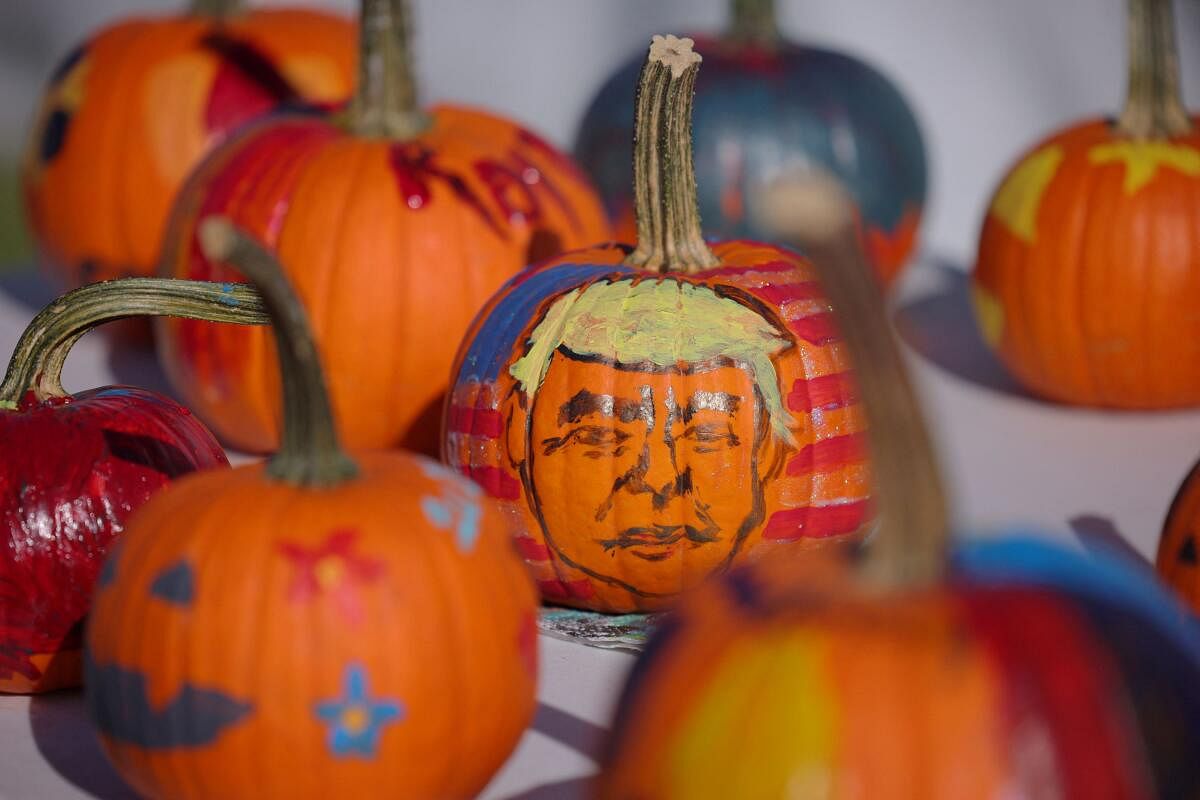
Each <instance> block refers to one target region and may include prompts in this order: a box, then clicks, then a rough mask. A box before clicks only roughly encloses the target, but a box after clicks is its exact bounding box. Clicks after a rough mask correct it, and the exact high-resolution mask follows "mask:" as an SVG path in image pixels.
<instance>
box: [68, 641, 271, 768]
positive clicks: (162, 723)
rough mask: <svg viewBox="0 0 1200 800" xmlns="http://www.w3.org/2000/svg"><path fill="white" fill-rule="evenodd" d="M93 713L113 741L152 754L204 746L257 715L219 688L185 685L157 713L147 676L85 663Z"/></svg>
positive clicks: (90, 662) (86, 661)
mask: <svg viewBox="0 0 1200 800" xmlns="http://www.w3.org/2000/svg"><path fill="white" fill-rule="evenodd" d="M84 671H85V679H86V680H85V684H86V687H87V706H88V712H89V713H90V714H91V716H92V721H93V722H95V723H96V727H97V728H99V730H100V732H101V733H102V734H104V735H105V736H108V737H109V738H111V739H113V740H115V741H118V742H122V743H124V744H132V745H136V746H138V747H144V748H146V749H148V750H163V749H167V748H175V747H179V748H187V747H204V746H206V745H209V744H212V743H213V742H214V741H216V739H217V737H219V736H220V735H221V733H222V732H223V731H225V730H226V729H228V728H230V727H233V726H235V725H238V724H239V723H241V722H243V721H245V719H246V717H247V716H249V715H250V713H251V712H252V711H253V710H254V707H253V706H252V705H251V704H250V703H247V702H244V701H242V700H238V699H236V698H233V697H230V696H229V695H227V694H224V693H223V692H220V691H217V690H215V689H202V688H199V687H196V686H192V685H190V684H187V683H185V684H183V686H182V687H181V688H180V690H179V692H178V693H177V694H176V695H175V697H174V698H172V699H171V701H170V702H169V703H167V704H166V705H165V706H163V707H162V708H155V707H154V706H153V705H152V704H151V702H150V699H149V697H148V695H147V692H146V678H145V676H144V675H142V674H141V673H139V672H137V671H135V670H130V669H125V668H123V667H119V666H116V665H115V664H97V663H96V662H95V661H94V660H93V659H92V657H91V654H90V653H88V654H87V655H86V657H85V660H84Z"/></svg>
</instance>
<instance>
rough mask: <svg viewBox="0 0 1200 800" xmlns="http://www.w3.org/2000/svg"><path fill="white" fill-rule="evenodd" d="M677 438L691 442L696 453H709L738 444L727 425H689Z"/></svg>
mask: <svg viewBox="0 0 1200 800" xmlns="http://www.w3.org/2000/svg"><path fill="white" fill-rule="evenodd" d="M679 438H680V439H683V440H685V441H689V442H692V443H693V444H694V445H695V449H696V452H698V453H711V452H714V451H716V450H723V449H725V448H727V447H737V445H738V444H739V440H738V437H737V434H735V433H734V432H733V430H732V429H731V428H730V427H729V426H728V425H717V424H701V425H691V426H689V427H688V428H687V430H685V431H684V432H683V434H681V435H680V437H679Z"/></svg>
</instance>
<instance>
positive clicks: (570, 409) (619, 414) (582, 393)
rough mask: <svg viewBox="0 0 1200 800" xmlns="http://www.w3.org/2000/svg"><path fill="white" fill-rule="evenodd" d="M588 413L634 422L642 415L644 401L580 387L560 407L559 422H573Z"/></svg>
mask: <svg viewBox="0 0 1200 800" xmlns="http://www.w3.org/2000/svg"><path fill="white" fill-rule="evenodd" d="M588 414H600V415H601V416H605V417H616V418H617V419H619V420H621V422H633V421H634V420H635V419H638V418H639V417H641V416H642V403H641V402H640V401H638V400H630V399H628V398H625V397H613V396H612V395H611V394H593V393H592V392H589V391H588V390H587V389H580V390H579V391H578V392H576V393H575V396H574V397H572V398H571V399H570V400H568V401H567V402H565V403H563V404H562V405H561V406H560V407H559V409H558V424H559V425H564V424H566V423H572V424H573V423H576V422H579V420H581V419H583V418H584V417H585V416H587V415H588Z"/></svg>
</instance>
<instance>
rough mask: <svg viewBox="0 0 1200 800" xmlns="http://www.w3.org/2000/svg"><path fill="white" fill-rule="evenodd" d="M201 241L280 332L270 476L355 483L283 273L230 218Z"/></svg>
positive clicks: (204, 229)
mask: <svg viewBox="0 0 1200 800" xmlns="http://www.w3.org/2000/svg"><path fill="white" fill-rule="evenodd" d="M199 237H200V247H201V249H202V250H203V251H204V255H205V257H206V258H208V259H209V260H210V261H213V262H227V263H229V264H230V265H231V266H233V267H234V268H235V269H237V270H238V271H239V272H241V273H242V274H243V275H245V276H246V278H248V279H249V280H250V282H251V283H252V284H254V286H255V288H257V289H258V291H259V293H260V294H261V295H262V298H263V305H264V306H265V307H266V310H267V315H268V316H269V317H270V319H271V324H272V326H273V327H274V330H275V345H276V346H275V350H276V352H277V353H278V355H279V373H280V375H281V377H282V380H283V432H282V434H281V436H280V439H281V441H280V446H279V451H278V452H277V453H275V455H274V456H272V457H271V460H270V462H269V463H268V464H267V473H268V474H269V475H271V476H272V477H274V478H277V479H279V480H281V481H285V482H287V483H293V484H296V485H299V486H332V485H335V484H338V483H342V482H343V481H346V480H348V479H350V478H353V477H354V476H355V475H357V474H358V466H357V465H356V464H355V463H354V462H353V461H352V460H351V459H350V457H349V456H348V455H346V453H345V451H343V450H342V446H341V444H340V443H339V442H338V436H337V429H336V427H335V425H334V422H333V410H332V407H331V406H330V403H329V392H328V391H327V390H326V388H325V375H324V373H323V372H322V371H321V360H320V357H319V356H318V355H317V346H316V343H315V342H314V341H313V336H312V329H311V328H310V327H309V325H308V317H307V315H306V314H305V312H304V306H303V305H302V304H301V302H300V298H299V297H297V296H296V293H295V291H294V290H293V289H292V286H291V284H290V283H288V280H287V278H286V277H284V274H283V268H282V267H281V266H280V264H279V262H278V261H277V260H276V259H275V257H274V256H273V255H271V253H269V252H268V251H267V250H266V249H265V248H264V247H263V246H262V245H260V244H259V243H258V242H256V241H255V240H254V239H252V238H251V237H250V236H248V235H246V234H245V233H244V232H242V231H240V230H238V229H237V228H236V227H234V225H233V223H232V222H230V221H229V220H228V219H226V218H224V217H208V218H207V219H205V220H203V221H202V222H201V223H200V228H199Z"/></svg>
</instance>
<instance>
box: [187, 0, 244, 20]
mask: <svg viewBox="0 0 1200 800" xmlns="http://www.w3.org/2000/svg"><path fill="white" fill-rule="evenodd" d="M243 10H244V3H243V2H242V0H192V5H191V7H190V8H189V9H188V14H189V15H191V16H193V17H208V18H210V19H218V20H220V19H228V18H230V17H234V16H237V15H238V14H240V13H242V11H243Z"/></svg>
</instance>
